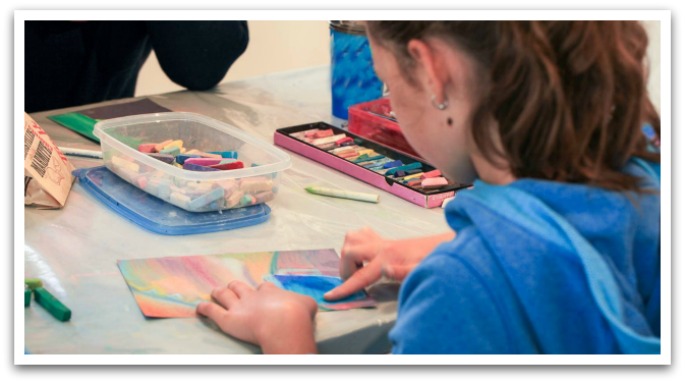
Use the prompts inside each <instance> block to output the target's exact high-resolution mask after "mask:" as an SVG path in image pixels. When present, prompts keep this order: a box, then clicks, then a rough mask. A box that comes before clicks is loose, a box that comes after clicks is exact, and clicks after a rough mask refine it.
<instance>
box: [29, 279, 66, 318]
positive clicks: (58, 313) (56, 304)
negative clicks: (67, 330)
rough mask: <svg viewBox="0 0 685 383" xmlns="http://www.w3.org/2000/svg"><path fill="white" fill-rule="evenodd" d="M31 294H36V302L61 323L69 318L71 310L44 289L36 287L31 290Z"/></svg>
mask: <svg viewBox="0 0 685 383" xmlns="http://www.w3.org/2000/svg"><path fill="white" fill-rule="evenodd" d="M33 293H34V294H36V302H38V304H39V305H41V306H43V308H45V309H46V310H48V312H49V313H50V314H51V315H52V316H53V317H55V318H57V319H58V320H60V321H62V322H66V321H68V320H69V319H70V318H71V310H69V308H68V307H67V306H65V305H63V304H62V302H60V301H59V300H57V298H55V297H54V296H53V295H52V294H50V292H48V291H47V290H45V289H44V288H42V287H36V288H35V289H33Z"/></svg>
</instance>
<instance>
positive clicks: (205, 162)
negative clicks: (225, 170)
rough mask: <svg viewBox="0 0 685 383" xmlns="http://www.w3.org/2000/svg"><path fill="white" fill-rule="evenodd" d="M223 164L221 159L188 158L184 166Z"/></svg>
mask: <svg viewBox="0 0 685 383" xmlns="http://www.w3.org/2000/svg"><path fill="white" fill-rule="evenodd" d="M219 163H221V158H188V159H187V160H185V161H184V162H183V164H184V165H185V164H193V165H202V166H211V165H216V164H219Z"/></svg>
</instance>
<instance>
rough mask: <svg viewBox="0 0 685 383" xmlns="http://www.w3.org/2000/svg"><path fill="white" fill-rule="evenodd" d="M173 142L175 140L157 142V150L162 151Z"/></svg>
mask: <svg viewBox="0 0 685 383" xmlns="http://www.w3.org/2000/svg"><path fill="white" fill-rule="evenodd" d="M172 142H173V140H164V141H162V142H160V143H158V144H156V145H155V151H157V152H160V151H162V149H164V147H165V146H167V145H169V144H170V143H172Z"/></svg>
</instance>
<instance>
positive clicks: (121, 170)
mask: <svg viewBox="0 0 685 383" xmlns="http://www.w3.org/2000/svg"><path fill="white" fill-rule="evenodd" d="M138 151H139V152H142V153H146V154H147V155H148V156H150V157H153V158H155V159H157V160H160V161H163V162H165V163H168V164H170V165H171V166H175V167H178V168H182V169H184V170H191V171H200V172H214V171H227V170H234V169H242V168H244V164H243V162H241V161H239V160H238V153H237V152H235V151H212V152H204V151H201V150H198V149H191V150H186V149H185V148H184V147H183V141H182V140H165V141H164V142H160V143H143V144H140V145H139V146H138ZM109 162H110V166H112V167H113V168H115V169H116V174H118V175H119V176H120V177H122V178H124V179H125V180H127V181H128V182H130V183H132V184H133V185H136V186H137V187H138V188H140V189H142V190H145V191H146V192H148V193H149V194H152V195H154V196H156V197H158V198H160V199H162V200H165V201H167V202H169V203H171V204H173V205H176V206H178V207H180V208H182V209H185V210H188V211H191V212H203V211H218V210H222V209H233V208H240V207H246V206H251V205H255V204H258V203H264V202H267V201H270V200H272V199H273V198H274V194H275V192H276V186H275V184H274V182H273V179H271V177H267V176H249V177H243V178H230V177H227V178H226V179H222V180H219V181H215V180H207V181H203V180H193V179H189V178H186V177H175V176H173V175H171V174H169V173H166V172H162V171H159V170H157V169H154V168H152V167H150V166H147V165H144V164H142V163H141V162H138V161H136V160H135V159H132V158H128V157H127V156H122V155H113V156H111V158H109ZM252 166H257V165H256V164H252Z"/></svg>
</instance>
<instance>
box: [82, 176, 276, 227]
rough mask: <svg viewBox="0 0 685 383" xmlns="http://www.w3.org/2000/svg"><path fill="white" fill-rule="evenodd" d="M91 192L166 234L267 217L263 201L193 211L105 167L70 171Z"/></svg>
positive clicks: (247, 223)
mask: <svg viewBox="0 0 685 383" xmlns="http://www.w3.org/2000/svg"><path fill="white" fill-rule="evenodd" d="M73 174H74V176H76V177H77V178H78V180H79V182H80V184H81V186H82V187H83V188H84V189H86V190H87V191H88V192H89V193H90V194H91V195H93V196H94V197H95V198H97V199H98V200H100V201H102V202H103V203H104V204H105V205H107V206H109V207H110V208H111V209H113V210H114V211H116V212H117V213H118V214H120V215H121V216H123V217H124V218H126V219H128V220H129V221H132V222H134V223H135V224H137V225H139V226H142V227H144V228H145V229H147V230H150V231H153V232H155V233H159V234H166V235H184V234H198V233H209V232H214V231H222V230H230V229H236V228H239V227H244V226H250V225H256V224H258V223H262V222H264V221H266V220H268V219H269V215H270V213H271V208H269V206H267V205H266V204H258V205H252V206H248V207H244V208H238V209H229V210H223V211H210V212H201V213H193V212H189V211H186V210H184V209H181V208H179V207H176V206H174V205H172V204H170V203H167V202H165V201H163V200H161V199H159V198H157V197H154V196H152V195H150V194H148V193H146V192H145V191H143V190H140V189H138V188H137V187H135V186H133V185H131V184H130V183H128V182H126V181H124V180H122V179H121V178H119V176H117V175H116V174H114V173H112V172H111V171H109V170H108V169H107V168H106V167H105V166H97V167H93V168H83V169H77V170H74V172H73Z"/></svg>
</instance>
